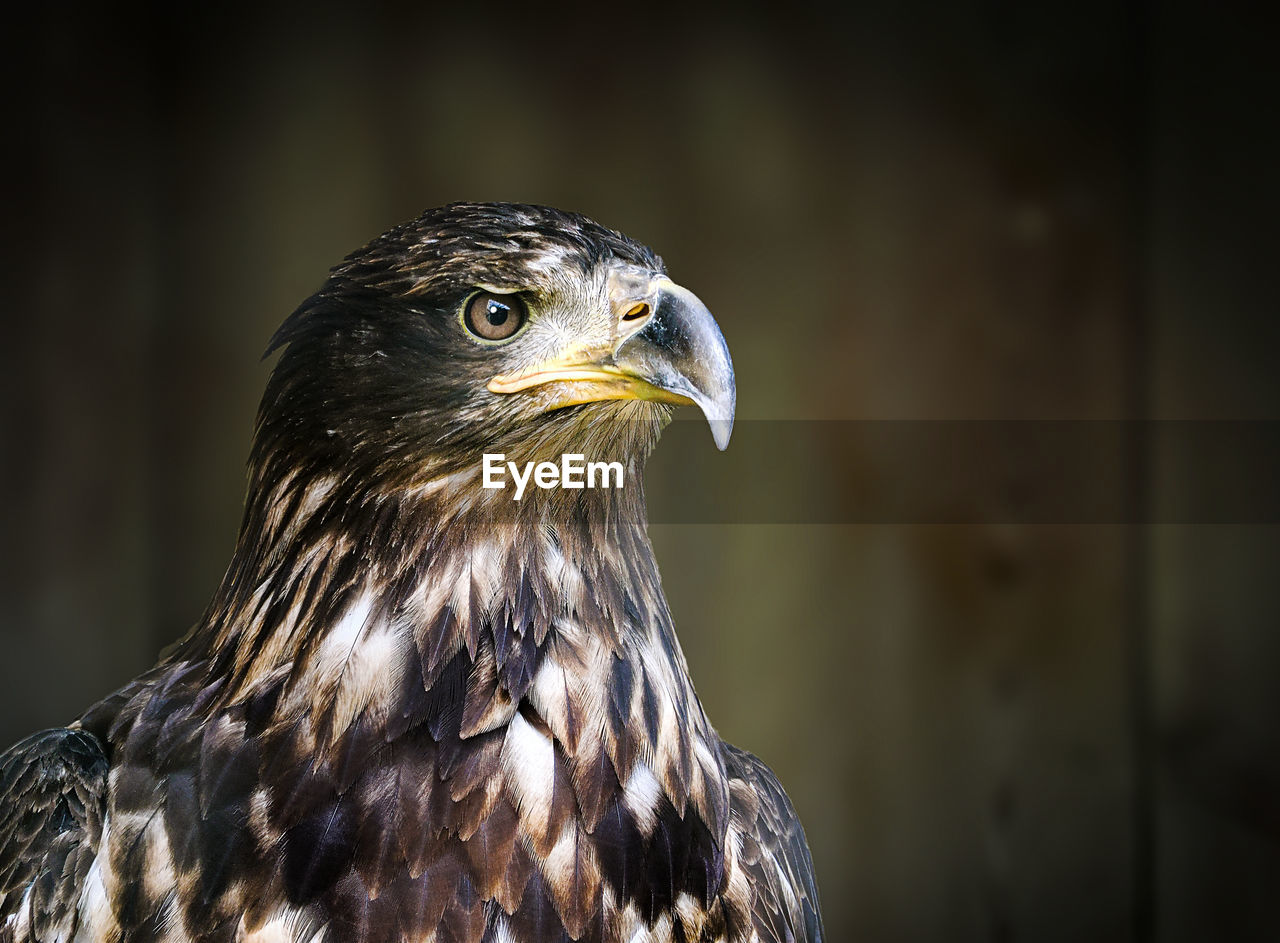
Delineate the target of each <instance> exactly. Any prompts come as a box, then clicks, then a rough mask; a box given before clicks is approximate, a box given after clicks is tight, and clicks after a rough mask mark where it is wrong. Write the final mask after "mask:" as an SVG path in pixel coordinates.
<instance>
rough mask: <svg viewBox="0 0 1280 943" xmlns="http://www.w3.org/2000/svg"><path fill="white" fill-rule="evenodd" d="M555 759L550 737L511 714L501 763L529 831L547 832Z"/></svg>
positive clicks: (553, 783) (522, 718)
mask: <svg viewBox="0 0 1280 943" xmlns="http://www.w3.org/2000/svg"><path fill="white" fill-rule="evenodd" d="M555 762H556V758H555V748H554V746H553V744H552V742H551V738H550V737H548V736H547V735H546V734H544V733H541V732H540V731H538V730H537V729H536V728H535V727H534V726H533V725H532V724H530V723H529V722H528V721H527V720H525V719H524V717H522V716H521V715H520V714H519V713H517V714H516V715H515V716H513V717H512V718H511V723H510V724H509V725H508V726H507V737H506V740H504V741H503V744H502V767H503V770H504V771H505V772H506V775H507V783H508V784H509V785H510V787H511V790H512V793H513V798H514V799H515V801H516V808H517V809H518V810H519V812H520V818H521V819H522V820H523V821H524V822H525V823H526V827H527V829H528V830H529V831H532V832H537V833H538V834H545V833H546V829H547V826H548V823H549V822H550V819H551V793H552V790H553V789H554V788H555Z"/></svg>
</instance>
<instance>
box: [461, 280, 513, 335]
mask: <svg viewBox="0 0 1280 943" xmlns="http://www.w3.org/2000/svg"><path fill="white" fill-rule="evenodd" d="M528 313H529V312H528V309H527V308H526V307H525V304H524V302H523V301H522V300H520V297H519V296H518V295H496V294H494V293H493V292H490V291H482V292H480V293H479V294H478V295H472V296H471V300H470V301H468V302H467V307H466V310H465V311H464V312H463V315H462V323H463V324H464V325H465V326H466V328H467V330H468V331H470V332H471V333H472V334H474V335H475V336H476V337H479V338H480V339H481V340H486V341H505V340H507V339H508V338H509V337H512V336H514V335H515V333H516V331H518V330H520V327H521V325H523V324H524V322H525V318H526V317H528Z"/></svg>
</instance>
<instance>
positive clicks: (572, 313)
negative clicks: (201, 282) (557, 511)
mask: <svg viewBox="0 0 1280 943" xmlns="http://www.w3.org/2000/svg"><path fill="white" fill-rule="evenodd" d="M277 349H282V351H283V352H282V354H281V357H280V360H279V363H278V364H277V366H276V368H275V370H274V372H273V374H272V378H271V381H270V383H269V385H268V388H267V391H266V395H265V397H264V399H263V404H262V409H261V412H260V414H259V422H258V432H257V437H256V440H255V446H254V460H253V465H254V479H255V483H256V484H257V485H258V486H259V487H264V488H267V489H269V488H270V487H271V486H272V485H273V484H274V483H276V482H278V481H279V479H280V478H281V477H283V476H285V475H290V474H296V473H297V472H298V470H299V469H303V468H305V469H307V470H308V471H309V472H310V474H312V475H314V476H322V475H325V474H335V475H336V474H339V473H340V474H341V475H343V476H346V477H347V478H348V479H355V480H360V481H364V482H380V483H381V484H383V485H387V484H391V485H394V486H405V485H409V486H412V485H420V484H424V483H428V482H431V481H439V480H442V479H445V478H448V477H450V476H454V477H463V476H478V474H479V468H480V462H481V456H482V454H483V453H496V452H501V453H503V454H505V455H506V456H507V458H508V459H511V460H516V461H519V462H524V461H528V460H544V459H548V458H553V457H554V456H556V455H558V454H561V453H564V452H581V453H586V454H587V457H588V459H590V460H595V459H600V460H617V459H622V460H624V461H625V460H631V461H632V462H633V463H636V462H639V461H642V460H643V457H644V455H645V454H647V452H648V450H649V448H650V447H651V446H652V444H653V442H654V441H655V440H656V437H657V433H658V431H659V429H660V428H661V426H662V425H663V424H664V422H665V421H666V420H667V418H668V417H669V414H670V405H671V404H694V405H697V406H699V407H700V408H701V409H702V411H703V412H704V413H705V414H706V417H707V419H708V421H709V422H710V424H711V428H712V433H713V435H714V437H715V441H716V444H717V445H718V446H720V448H724V447H725V445H726V443H727V441H728V438H729V433H730V429H731V426H732V423H733V411H734V399H735V390H734V380H733V367H732V364H731V362H730V359H729V352H728V349H727V347H726V345H725V342H724V338H723V337H722V336H721V334H720V331H719V329H718V328H717V326H716V323H715V321H714V320H713V319H712V317H711V314H710V313H709V312H708V311H707V309H706V307H705V306H704V305H703V304H702V302H700V301H699V300H698V299H697V297H695V296H694V295H693V294H692V293H691V292H689V291H687V290H686V289H684V288H681V287H680V286H678V285H676V284H674V283H673V282H672V281H671V280H670V279H668V278H667V277H666V275H665V274H664V269H663V264H662V261H661V259H660V258H658V256H656V255H655V254H654V253H653V252H652V251H651V250H649V249H648V248H646V247H644V246H642V245H639V244H638V243H636V242H633V241H632V240H630V239H628V238H627V237H625V236H623V235H621V234H620V233H617V232H614V231H612V230H610V229H607V228H605V227H603V226H600V225H598V224H597V223H594V222H592V221H591V220H589V219H586V218H585V217H582V216H579V215H576V214H573V213H566V212H562V211H559V210H554V209H550V208H547V207H540V206H526V205H516V204H503V203H456V204H452V205H449V206H445V207H442V208H440V209H435V210H430V211H428V212H426V213H424V214H423V215H422V216H420V217H418V218H417V219H416V220H414V221H412V222H410V223H407V224H405V225H402V226H399V227H397V228H395V229H393V230H391V231H390V232H387V233H385V234H384V235H382V236H380V237H379V238H377V239H375V240H374V241H373V242H371V243H369V244H368V245H367V246H365V247H364V248H363V249H361V250H359V251H357V252H355V253H353V254H352V255H350V256H349V257H348V258H347V259H346V260H345V261H343V262H342V263H341V264H340V265H338V266H337V267H335V268H334V269H333V271H332V273H331V274H330V277H329V279H328V281H327V282H326V283H325V284H324V286H323V287H322V288H321V289H320V290H319V291H318V292H317V293H316V294H315V295H313V296H312V297H311V298H309V299H308V300H307V301H306V302H305V303H304V304H303V305H302V306H301V307H300V308H299V309H298V310H297V311H296V312H295V313H294V314H293V315H292V316H291V317H290V318H289V319H288V320H287V321H286V322H285V324H284V325H283V326H282V327H281V328H280V330H279V332H278V333H277V334H276V336H275V338H274V339H273V341H272V344H271V350H272V351H274V350H277ZM602 420H604V421H602Z"/></svg>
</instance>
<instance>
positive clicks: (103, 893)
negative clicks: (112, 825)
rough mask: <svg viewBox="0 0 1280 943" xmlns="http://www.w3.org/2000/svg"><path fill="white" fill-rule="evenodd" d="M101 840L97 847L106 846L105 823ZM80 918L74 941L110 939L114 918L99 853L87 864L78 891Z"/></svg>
mask: <svg viewBox="0 0 1280 943" xmlns="http://www.w3.org/2000/svg"><path fill="white" fill-rule="evenodd" d="M102 838H103V840H102V842H100V843H99V845H98V847H99V848H102V849H105V848H106V847H107V842H106V838H107V831H106V823H104V824H103V830H102ZM76 910H77V911H78V912H79V915H80V919H79V920H78V921H77V924H78V926H77V929H76V935H75V943H95V941H97V940H107V939H111V933H112V930H114V924H115V920H114V919H113V918H112V915H111V899H110V897H108V895H107V884H106V881H105V879H104V878H103V875H102V856H101V854H99V855H98V856H96V857H95V858H94V859H93V864H91V865H89V872H88V873H87V874H86V875H85V879H84V886H83V888H82V889H81V891H80V902H79V904H78V905H77V907H76Z"/></svg>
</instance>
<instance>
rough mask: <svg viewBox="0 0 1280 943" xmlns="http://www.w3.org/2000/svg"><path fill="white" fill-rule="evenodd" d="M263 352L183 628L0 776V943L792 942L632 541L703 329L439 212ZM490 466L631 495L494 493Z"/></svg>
mask: <svg viewBox="0 0 1280 943" xmlns="http://www.w3.org/2000/svg"><path fill="white" fill-rule="evenodd" d="M477 292H489V293H492V294H493V295H495V296H496V297H498V298H499V300H500V301H501V300H502V299H512V298H515V299H518V300H515V301H511V304H512V305H514V306H516V308H517V309H519V310H524V309H525V308H527V311H528V318H527V321H522V322H521V326H520V329H519V330H518V332H517V333H516V334H514V335H513V336H512V338H511V339H510V340H509V341H504V342H503V343H496V344H495V343H490V342H488V341H487V340H486V339H484V338H479V337H477V336H475V335H474V334H473V333H469V330H470V328H469V326H468V325H469V322H467V321H466V319H465V316H460V313H461V312H463V311H464V310H467V307H468V305H469V303H470V299H474V298H475V297H476V293H477ZM495 323H496V322H495ZM272 349H273V350H275V349H279V350H280V351H281V354H280V360H279V362H278V364H277V365H276V367H275V369H274V371H273V373H272V377H271V380H270V382H269V384H268V388H267V391H266V395H265V397H264V399H263V404H262V408H261V411H260V413H259V420H258V428H257V432H256V435H255V440H254V446H253V452H252V456H251V460H250V487H249V495H248V499H247V502H246V510H245V517H244V523H243V525H242V528H241V533H240V538H239V541H238V543H237V547H236V551H235V555H234V557H233V560H232V562H231V565H230V567H229V568H228V571H227V574H226V576H225V578H224V580H223V582H222V585H221V587H220V588H219V590H218V592H217V594H216V596H215V598H214V600H213V602H212V603H211V604H210V606H209V609H208V610H207V612H206V613H205V614H204V616H203V618H202V619H201V620H200V622H199V623H198V624H197V626H196V627H195V628H194V629H193V630H192V631H191V632H190V633H189V634H188V635H187V636H186V638H184V639H183V640H182V641H181V642H179V643H178V644H177V645H176V646H174V647H173V648H172V649H171V650H170V651H169V652H168V653H167V654H166V656H165V657H164V658H163V659H162V660H161V662H160V663H159V664H158V665H157V666H156V667H155V668H153V669H152V670H151V671H149V672H148V673H147V674H145V675H144V676H142V677H140V678H138V679H137V680H135V681H133V682H132V683H131V684H129V685H128V686H126V687H125V688H123V689H121V690H120V691H118V692H116V693H115V694H113V695H112V696H110V697H109V698H107V699H106V700H104V701H102V702H101V703H99V704H97V705H96V706H94V707H93V708H91V709H90V710H89V711H87V712H86V713H85V714H84V716H83V717H81V718H80V719H79V720H77V721H76V722H75V723H73V724H72V725H71V726H70V727H69V728H66V729H60V730H53V731H46V732H44V733H41V734H37V735H35V736H33V737H31V738H28V739H27V740H25V741H23V742H22V743H19V744H18V745H16V746H15V747H13V748H12V749H10V750H9V751H8V753H6V754H5V755H4V756H3V758H0V920H3V923H2V924H0V941H19V940H66V941H70V940H85V941H99V940H101V941H117V940H120V941H131V943H132V941H152V940H154V941H173V943H178V941H195V940H199V941H224V940H225V941H256V943H277V941H279V943H284V941H300V943H307V941H317V943H319V941H400V940H404V941H438V943H446V941H449V943H479V941H490V943H544V941H564V940H581V941H599V943H613V941H635V943H642V941H649V943H667V941H684V943H695V941H721V940H723V941H807V943H816V941H819V940H821V939H822V932H821V919H820V917H819V914H818V903H817V892H816V888H815V886H814V880H813V874H812V865H811V863H810V860H809V854H808V850H807V848H806V846H805V840H804V835H803V832H802V831H801V829H800V825H799V822H798V821H797V819H796V817H795V813H794V811H793V810H792V808H791V806H790V803H789V802H788V801H787V798H786V796H785V794H784V793H783V791H782V789H781V787H780V786H779V785H778V783H777V781H776V780H775V778H774V777H773V775H772V773H770V772H769V770H768V769H767V768H766V767H765V766H764V765H763V764H762V763H761V762H760V761H759V760H757V759H756V758H754V757H752V756H751V755H750V754H747V753H744V752H742V751H739V750H737V749H735V748H733V747H730V746H728V745H726V744H724V743H723V742H722V741H721V740H720V738H719V737H718V736H717V735H716V733H715V731H714V730H713V729H712V727H711V725H710V723H709V722H708V720H707V717H706V715H705V714H704V712H703V709H702V706H701V704H700V703H699V701H698V699H697V696H696V695H695V694H694V691H693V687H692V684H691V682H690V680H689V675H688V670H687V666H686V664H685V660H684V656H683V655H682V653H681V651H680V647H679V644H678V642H677V640H676V636H675V633H674V630H673V627H672V623H671V616H670V613H669V612H668V609H667V605H666V601H665V599H664V598H663V595H662V590H661V586H660V582H659V577H658V571H657V567H656V564H655V562H654V558H653V553H652V550H651V548H650V545H649V542H648V538H647V535H646V528H645V519H644V499H643V492H642V488H641V481H640V472H641V470H642V468H643V463H644V459H645V457H646V455H647V454H648V452H649V450H650V449H651V448H652V447H653V445H654V444H655V443H656V441H657V438H658V434H659V431H660V429H661V427H662V425H663V424H664V423H665V422H666V420H667V419H668V416H669V412H670V406H669V405H668V404H670V403H679V402H694V403H697V404H699V405H701V406H702V408H703V409H704V411H705V412H706V413H707V415H708V418H709V419H710V420H711V421H712V424H713V427H715V428H716V429H717V432H716V435H717V441H718V442H721V443H722V444H723V442H724V441H725V439H726V438H727V434H728V427H727V422H728V421H731V417H732V407H733V403H732V397H733V388H732V371H731V367H730V366H729V362H728V355H727V352H725V351H724V350H723V340H722V339H720V338H719V333H718V331H717V330H715V327H714V322H712V321H711V320H710V316H709V315H708V314H706V312H705V308H702V307H701V305H700V303H698V302H697V300H696V299H695V298H693V297H692V296H691V295H689V294H688V293H687V292H684V291H683V289H679V288H678V287H677V286H674V285H672V284H671V283H670V282H669V281H667V280H666V279H665V276H664V275H663V274H662V263H661V261H660V260H659V259H657V257H655V256H654V255H653V254H652V253H651V252H650V251H649V250H648V249H645V248H643V247H641V246H639V245H637V244H635V243H633V242H631V241H630V240H628V239H626V238H625V237H623V236H621V235H619V234H617V233H614V232H612V231H609V230H606V229H604V228H602V227H600V226H598V225H596V224H594V223H592V222H590V221H588V220H586V219H583V218H582V217H579V216H576V215H572V214H566V213H561V212H558V211H555V210H550V209H546V208H541V207H527V206H514V205H503V204H468V205H454V206H450V207H445V208H444V209H441V210H435V211H431V212H429V213H427V214H425V215H423V216H422V217H421V218H419V219H418V220H416V221H414V222H412V223H409V224H407V225H405V226H402V227H399V228H397V229H395V230H392V231H391V232H390V233H387V234H386V235H384V236H382V237H380V238H379V239H377V240H375V241H374V242H373V243H371V244H370V245H369V246H367V247H365V248H364V249H363V250H361V251H359V252H357V253H355V254H353V255H352V256H351V257H349V258H348V259H347V260H346V261H345V262H344V263H342V264H341V265H339V266H338V267H337V268H335V269H334V271H333V272H332V274H331V276H330V278H329V280H328V281H327V282H326V283H325V285H324V287H322V288H321V290H320V291H319V292H317V293H316V294H315V295H314V296H312V297H311V298H310V299H308V300H307V301H306V302H305V303H304V304H303V305H302V306H301V307H300V308H299V309H298V311H297V312H295V313H294V314H293V315H292V316H291V317H290V318H289V320H288V321H286V323H285V324H284V326H283V327H282V328H281V330H280V332H279V333H278V334H277V336H276V338H275V340H274V341H273V345H272ZM716 423H720V424H721V425H720V426H716ZM484 452H490V453H493V452H503V453H505V455H506V456H507V458H508V459H512V460H516V461H519V462H521V463H523V462H524V461H530V460H542V459H553V458H556V457H558V456H559V455H560V454H561V453H564V452H572V453H582V454H586V455H588V456H589V457H590V458H591V459H592V460H602V461H619V462H621V463H623V464H624V466H625V467H626V469H627V471H628V476H627V484H626V486H625V487H623V488H622V489H613V490H603V489H594V490H589V489H581V490H562V489H556V490H541V489H531V490H530V491H529V492H528V493H526V495H525V496H524V498H523V499H522V500H521V501H519V502H516V501H513V500H512V497H511V493H510V492H509V491H505V490H487V489H482V488H481V487H480V459H481V454H482V453H484Z"/></svg>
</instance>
